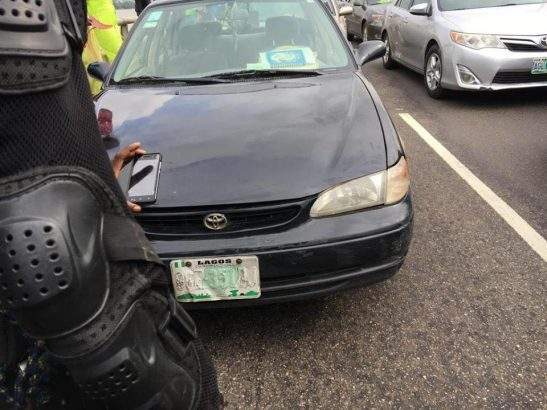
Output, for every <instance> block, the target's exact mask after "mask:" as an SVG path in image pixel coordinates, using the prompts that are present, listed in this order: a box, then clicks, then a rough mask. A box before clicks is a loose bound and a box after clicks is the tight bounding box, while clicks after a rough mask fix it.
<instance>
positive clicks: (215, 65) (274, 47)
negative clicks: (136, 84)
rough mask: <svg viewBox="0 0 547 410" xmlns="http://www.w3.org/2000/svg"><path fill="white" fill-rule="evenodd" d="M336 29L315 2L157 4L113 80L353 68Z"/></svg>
mask: <svg viewBox="0 0 547 410" xmlns="http://www.w3.org/2000/svg"><path fill="white" fill-rule="evenodd" d="M335 27H336V26H335V23H334V21H333V20H332V18H331V17H330V16H328V14H327V12H326V11H325V9H324V8H323V7H322V6H321V5H320V4H319V3H318V2H317V0H251V1H237V0H236V1H200V2H190V3H188V2H185V3H182V2H181V3H176V4H166V5H164V6H159V5H158V6H154V7H151V8H148V9H147V10H146V11H145V13H144V15H143V16H142V18H141V19H140V20H139V23H137V25H136V26H135V27H134V29H133V30H134V31H133V33H132V34H131V37H130V39H129V40H128V44H127V46H126V47H125V50H124V51H123V53H122V55H121V56H120V59H119V62H118V64H117V66H116V68H115V71H114V75H113V80H114V82H120V81H123V80H126V81H127V80H130V79H137V80H138V79H139V78H142V79H146V80H149V81H150V80H154V79H161V80H165V79H177V78H178V79H184V78H186V79H189V78H201V77H211V76H215V75H221V74H223V75H226V74H230V73H242V72H245V71H248V72H254V73H260V74H262V73H261V71H265V72H267V71H272V72H273V71H274V70H275V71H279V70H290V72H291V73H293V74H295V73H296V74H297V75H298V72H302V73H304V72H309V71H314V72H318V70H324V69H338V68H343V67H348V66H349V65H350V64H351V60H350V55H349V51H348V48H347V46H346V45H345V44H344V43H343V41H342V38H341V35H340V34H339V32H338V31H337V29H336V28H335ZM194 84H196V82H194Z"/></svg>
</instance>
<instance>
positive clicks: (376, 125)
mask: <svg viewBox="0 0 547 410" xmlns="http://www.w3.org/2000/svg"><path fill="white" fill-rule="evenodd" d="M101 108H102V109H108V110H110V111H112V118H113V134H112V136H113V138H109V139H107V140H105V143H106V144H107V149H109V154H110V156H112V155H113V154H114V153H115V152H116V151H117V150H118V149H119V147H121V146H125V145H127V144H130V143H132V142H134V141H140V142H141V143H142V145H143V147H144V148H145V149H146V150H147V151H148V152H150V153H153V152H159V153H161V154H162V156H163V161H162V169H161V176H160V183H159V192H158V201H157V203H156V206H159V207H174V206H207V205H221V204H222V205H224V204H243V203H251V202H266V201H279V200H287V199H295V198H302V197H306V196H309V195H313V194H317V193H319V192H321V191H323V190H325V189H327V188H329V187H331V186H333V185H335V184H338V183H340V182H343V181H347V180H350V179H352V178H356V177H360V176H363V175H368V174H372V173H374V172H378V171H380V170H383V169H385V168H386V154H385V142H384V138H383V131H382V127H381V124H380V121H379V118H378V114H377V112H376V107H375V105H374V103H373V101H372V99H371V97H370V95H369V93H368V91H367V89H366V87H365V86H364V84H363V82H362V80H361V78H360V77H359V76H358V75H357V74H349V73H348V72H345V73H344V74H343V75H340V74H336V75H334V74H328V75H323V76H320V77H313V78H299V79H291V80H280V81H270V82H247V83H232V84H215V85H211V86H192V87H153V88H131V89H128V88H125V89H121V88H118V89H109V90H107V91H105V92H104V93H103V94H102V95H100V97H99V98H98V100H97V103H96V109H97V110H99V109H101Z"/></svg>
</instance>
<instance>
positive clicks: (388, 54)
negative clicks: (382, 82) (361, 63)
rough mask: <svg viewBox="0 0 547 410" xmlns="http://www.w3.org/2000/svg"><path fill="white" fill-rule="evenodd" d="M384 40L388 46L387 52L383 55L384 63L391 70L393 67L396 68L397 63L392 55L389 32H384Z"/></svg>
mask: <svg viewBox="0 0 547 410" xmlns="http://www.w3.org/2000/svg"><path fill="white" fill-rule="evenodd" d="M382 40H383V42H384V44H385V46H386V52H385V54H384V56H383V57H382V63H383V64H384V68H387V69H388V70H391V69H392V68H395V67H396V66H397V63H396V62H395V60H394V59H393V56H392V55H391V43H390V41H389V36H388V34H387V33H386V34H384V36H383V37H382Z"/></svg>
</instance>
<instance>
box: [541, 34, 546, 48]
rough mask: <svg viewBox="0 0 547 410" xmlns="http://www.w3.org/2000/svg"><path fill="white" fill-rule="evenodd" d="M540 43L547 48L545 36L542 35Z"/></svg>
mask: <svg viewBox="0 0 547 410" xmlns="http://www.w3.org/2000/svg"><path fill="white" fill-rule="evenodd" d="M540 43H541V45H542V46H543V47H545V48H547V36H545V37H542V38H541V40H540Z"/></svg>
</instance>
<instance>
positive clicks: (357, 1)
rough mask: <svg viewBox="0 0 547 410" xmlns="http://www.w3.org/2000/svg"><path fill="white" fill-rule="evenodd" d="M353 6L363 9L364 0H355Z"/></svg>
mask: <svg viewBox="0 0 547 410" xmlns="http://www.w3.org/2000/svg"><path fill="white" fill-rule="evenodd" d="M353 5H354V6H356V7H363V6H364V5H365V2H364V1H363V0H353Z"/></svg>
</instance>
